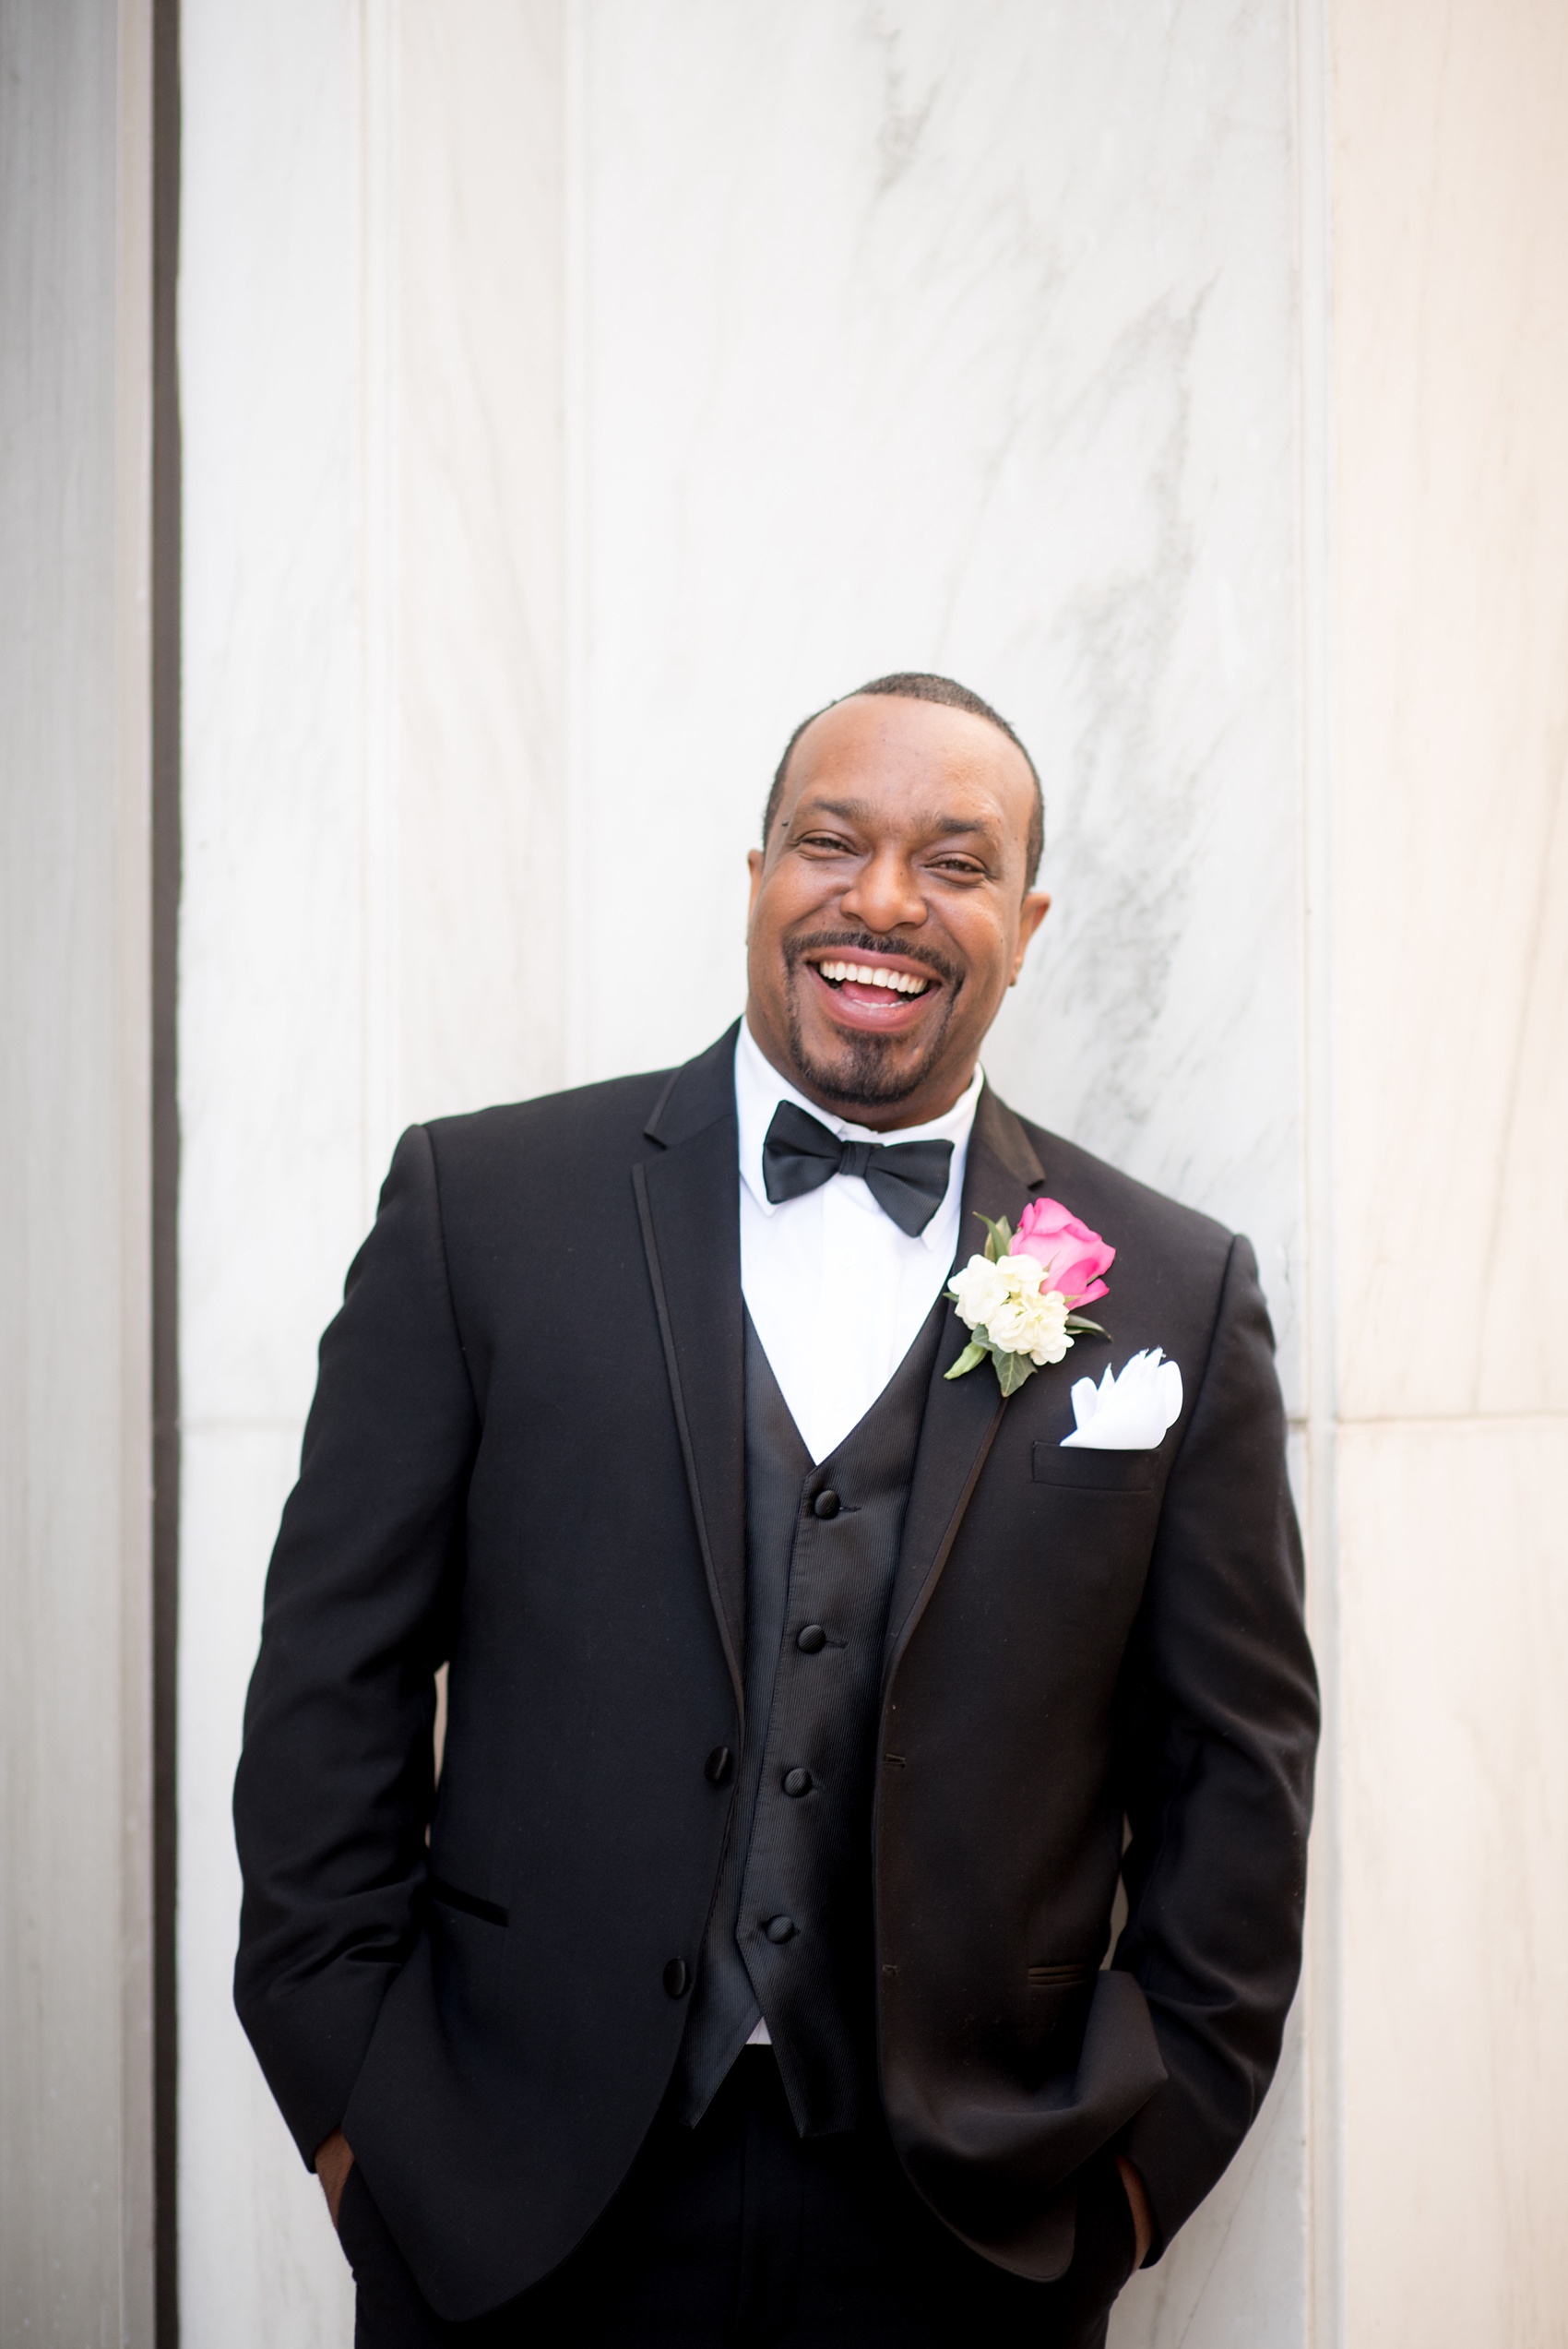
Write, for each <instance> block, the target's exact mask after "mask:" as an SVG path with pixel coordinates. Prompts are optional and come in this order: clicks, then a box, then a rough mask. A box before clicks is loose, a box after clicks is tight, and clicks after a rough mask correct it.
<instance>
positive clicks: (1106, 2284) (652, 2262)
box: [339, 2047, 1134, 2349]
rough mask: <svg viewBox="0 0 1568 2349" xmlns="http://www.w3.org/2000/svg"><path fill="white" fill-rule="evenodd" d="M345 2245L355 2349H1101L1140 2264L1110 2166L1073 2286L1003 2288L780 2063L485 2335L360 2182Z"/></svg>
mask: <svg viewBox="0 0 1568 2349" xmlns="http://www.w3.org/2000/svg"><path fill="white" fill-rule="evenodd" d="M339 2234H340V2236H341V2237H342V2242H343V2248H344V2250H345V2251H346V2252H347V2254H348V2257H349V2260H350V2264H351V2265H352V2268H353V2271H354V2281H355V2284H356V2287H357V2292H358V2303H357V2306H358V2315H357V2319H356V2322H355V2327H354V2344H355V2349H438V2344H439V2349H568V2344H569V2349H654V2344H668V2349H721V2344H722V2349H976V2344H977V2343H980V2344H983V2345H984V2349H1012V2344H1015V2343H1016V2344H1017V2349H1024V2344H1025V2343H1028V2349H1101V2344H1103V2343H1104V2340H1105V2328H1106V2319H1107V2317H1108V2315H1109V2313H1110V2309H1111V2302H1112V2301H1113V2300H1114V2299H1115V2297H1116V2295H1117V2293H1118V2292H1119V2291H1120V2290H1121V2288H1122V2286H1123V2283H1125V2282H1126V2280H1127V2277H1128V2275H1129V2273H1130V2272H1131V2270H1132V2265H1133V2250H1134V2237H1133V2221H1132V2213H1131V2212H1130V2211H1129V2209H1128V2206H1127V2198H1126V2195H1125V2193H1124V2191H1123V2187H1122V2182H1121V2179H1120V2177H1119V2176H1118V2175H1117V2172H1116V2167H1115V2164H1114V2162H1113V2161H1112V2160H1111V2157H1110V2156H1109V2155H1106V2156H1105V2157H1103V2159H1101V2160H1099V2161H1097V2162H1096V2163H1094V2164H1091V2165H1090V2167H1089V2169H1088V2170H1087V2173H1086V2175H1085V2177H1084V2180H1083V2184H1082V2188H1081V2191H1080V2195H1079V2210H1078V2237H1077V2248H1076V2249H1075V2254H1074V2259H1073V2264H1072V2266H1071V2267H1070V2268H1069V2269H1068V2271H1067V2273H1066V2274H1065V2275H1064V2276H1063V2278H1062V2280H1061V2282H1060V2283H1024V2282H1023V2281H1022V2280H1021V2279H1020V2278H1018V2277H1016V2276H1012V2275H1008V2274H1005V2273H1004V2271H1002V2270H1001V2269H1000V2268H995V2267H992V2265H991V2264H990V2262H989V2261H988V2260H981V2259H979V2258H977V2257H976V2256H975V2255H974V2253H972V2252H970V2251H968V2250H967V2249H966V2248H965V2247H964V2246H963V2245H962V2244H961V2243H959V2242H958V2241H957V2240H956V2238H955V2237H954V2236H951V2235H949V2233H948V2232H947V2230H946V2228H945V2227H944V2226H942V2225H941V2224H939V2222H938V2221H937V2220H936V2219H934V2218H933V2217H932V2215H931V2213H930V2212H928V2211H927V2210H926V2208H925V2205H924V2204H923V2203H922V2202H921V2200H920V2198H919V2197H918V2195H916V2193H915V2192H914V2190H913V2188H911V2187H910V2186H909V2182H908V2181H907V2179H906V2178H905V2176H904V2174H903V2172H902V2170H901V2169H900V2167H899V2165H898V2162H897V2156H896V2155H895V2153H894V2152H893V2148H892V2145H891V2143H890V2141H889V2140H888V2138H887V2136H886V2134H885V2130H882V2129H880V2128H878V2129H870V2128H867V2129H859V2130H855V2131H853V2132H852V2133H850V2134H849V2135H845V2136H840V2137H824V2138H807V2139H803V2140H802V2138H800V2137H798V2136H797V2135H796V2133H795V2128H794V2123H793V2122H792V2120H791V2119H790V2110H789V2106H788V2105H787V2104H786V2102H785V2099H784V2093H783V2089H782V2086H781V2084H780V2081H779V2078H778V2066H777V2064H776V2063H775V2061H774V2058H773V2056H772V2053H771V2051H770V2050H769V2049H767V2048H766V2047H748V2048H747V2049H745V2050H744V2052H743V2053H742V2056H741V2058H740V2060H739V2062H738V2063H737V2064H736V2066H735V2068H734V2070H733V2071H732V2072H731V2075H730V2077H729V2079H728V2080H727V2081H725V2083H724V2086H723V2087H722V2088H721V2089H720V2091H719V2094H718V2096H717V2097H716V2098H715V2099H714V2102H713V2104H712V2105H711V2106H710V2108H709V2110H708V2112H707V2115H706V2116H705V2117H704V2119H703V2121H702V2123H701V2125H700V2126H699V2127H698V2128H695V2129H690V2128H683V2127H682V2126H681V2124H680V2123H679V2122H677V2121H674V2120H671V2119H669V2118H667V2117H664V2116H661V2117H660V2118H659V2120H658V2121H656V2122H655V2124H654V2127H653V2128H652V2130H651V2132H650V2133H649V2136H648V2138H647V2142H646V2143H645V2145H644V2147H643V2149H642V2152H640V2153H639V2154H638V2156H637V2159H636V2162H635V2163H634V2164H633V2166H632V2169H631V2172H630V2174H629V2176H627V2178H626V2181H625V2184H624V2186H623V2187H622V2188H621V2190H620V2192H619V2193H618V2194H617V2195H616V2197H615V2199H614V2200H613V2201H612V2203H611V2205H610V2207H609V2209H608V2210H607V2211H606V2212H605V2213H604V2215H603V2217H602V2218H600V2221H599V2222H598V2224H596V2225H595V2226H594V2228H593V2229H592V2231H591V2232H590V2233H589V2234H588V2236H587V2237H586V2238H585V2240H584V2241H583V2242H582V2243H581V2244H580V2245H579V2246H578V2248H576V2251H574V2252H573V2253H572V2255H571V2257H570V2258H569V2259H568V2260H565V2261H564V2263H563V2264H562V2266H560V2267H559V2268H557V2269H556V2271H555V2272H554V2273H553V2275H551V2276H547V2277H546V2278H545V2280H544V2282H543V2283H539V2284H536V2285H535V2286H534V2288H533V2289H532V2290H531V2291H529V2292H525V2293H524V2294H523V2295H521V2297H520V2298H518V2299H517V2300H512V2301H509V2302H508V2303H507V2305H506V2306H505V2307H504V2308H497V2309H495V2310H493V2312H492V2313H491V2314H490V2315H488V2316H483V2317H478V2318H475V2319H472V2320H470V2321H469V2322H467V2323H462V2324H454V2323H450V2322H447V2321H446V2320H445V2319H442V2318H440V2317H438V2316H437V2315H436V2314H435V2313H434V2310H433V2309H432V2308H431V2307H430V2306H429V2304H428V2302H427V2301H425V2300H424V2298H423V2297H422V2295H421V2293H420V2290H419V2287H418V2285H417V2284H416V2283H415V2282H414V2280H413V2277H412V2276H411V2275H410V2272H409V2270H408V2267H407V2266H406V2264H405V2263H404V2260H403V2259H402V2257H401V2255H400V2253H399V2252H398V2247H397V2245H396V2244H395V2243H394V2242H393V2240H392V2237H391V2236H390V2235H389V2234H388V2232H387V2230H386V2224H385V2222H384V2221H383V2219H382V2216H381V2213H380V2212H379V2211H378V2210H377V2209H376V2207H375V2203H374V2199H373V2197H372V2195H371V2192H370V2189H369V2188H368V2187H367V2186H366V2184H365V2182H364V2180H363V2178H362V2176H361V2173H360V2171H359V2169H358V2167H357V2166H356V2167H355V2168H354V2169H353V2170H351V2171H350V2174H349V2181H348V2185H347V2187H346V2188H345V2190H344V2195H343V2201H342V2207H341V2210H340V2212H339Z"/></svg>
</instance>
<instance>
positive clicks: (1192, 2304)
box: [1108, 2009, 1310, 2349]
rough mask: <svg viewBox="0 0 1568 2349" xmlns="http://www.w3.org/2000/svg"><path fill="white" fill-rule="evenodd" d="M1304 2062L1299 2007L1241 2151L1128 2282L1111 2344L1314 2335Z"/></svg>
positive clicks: (1250, 2347) (1289, 2339) (1258, 2348)
mask: <svg viewBox="0 0 1568 2349" xmlns="http://www.w3.org/2000/svg"><path fill="white" fill-rule="evenodd" d="M1304 2070H1305V2068H1304V2062H1303V2055H1302V2046H1301V2012H1300V2009H1298V2010H1297V2012H1296V2013H1294V2014H1293V2015H1292V2016H1291V2019H1290V2022H1289V2027H1288V2030H1287V2033H1286V2039H1285V2046H1284V2049H1283V2051H1282V2053H1281V2056H1280V2059H1279V2069H1278V2072H1277V2074H1276V2077H1275V2081H1274V2085H1273V2087H1272V2088H1271V2089H1270V2090H1269V2093H1268V2094H1267V2096H1266V2097H1265V2100H1264V2104H1263V2108H1262V2110H1261V2111H1260V2113H1259V2114H1258V2116H1257V2119H1256V2120H1255V2121H1254V2122H1253V2127H1252V2131H1251V2133H1250V2135H1249V2136H1248V2137H1247V2138H1246V2140H1244V2142H1243V2143H1242V2146H1241V2152H1239V2153H1238V2154H1237V2156H1236V2159H1235V2161H1234V2162H1233V2163H1232V2164H1231V2165H1230V2167H1229V2170H1228V2171H1227V2172H1226V2174H1225V2176H1223V2177H1222V2178H1221V2179H1220V2181H1219V2184H1218V2186H1217V2187H1216V2188H1215V2189H1214V2191H1213V2193H1212V2194H1211V2195H1210V2196H1209V2198H1208V2200H1207V2201H1206V2202H1205V2203H1204V2205H1203V2206H1202V2208H1201V2209H1200V2210H1199V2211H1198V2212H1196V2213H1195V2215H1194V2217H1193V2218H1192V2219H1191V2220H1190V2221H1189V2222H1188V2224H1187V2225H1186V2226H1184V2227H1183V2228H1182V2232H1181V2234H1180V2235H1179V2236H1177V2238H1176V2240H1175V2242H1174V2243H1173V2244H1172V2245H1171V2247H1170V2250H1169V2251H1168V2252H1167V2253H1166V2255H1165V2257H1164V2259H1163V2260H1160V2262H1159V2264H1158V2267H1153V2268H1148V2269H1146V2270H1145V2271H1142V2272H1140V2273H1139V2274H1137V2275H1135V2276H1134V2278H1133V2280H1132V2282H1131V2283H1129V2284H1128V2285H1127V2287H1126V2289H1125V2291H1124V2292H1123V2295H1122V2296H1121V2298H1120V2299H1119V2300H1118V2301H1117V2303H1116V2307H1115V2310H1114V2313H1113V2314H1112V2316H1111V2332H1110V2340H1109V2343H1108V2349H1288V2344H1292V2343H1300V2342H1305V2341H1306V2340H1307V2339H1308V2338H1309V2337H1310V2336H1309V2334H1308V2331H1307V2323H1306V2310H1307V2298H1308V2295H1307V2194H1306V2175H1307V2172H1306V2140H1307V2113H1306V2081H1305V2076H1304Z"/></svg>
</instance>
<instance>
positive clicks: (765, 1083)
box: [735, 1019, 985, 1250]
mask: <svg viewBox="0 0 1568 2349" xmlns="http://www.w3.org/2000/svg"><path fill="white" fill-rule="evenodd" d="M984 1082H985V1072H984V1070H983V1069H981V1068H980V1067H979V1066H978V1065H977V1067H976V1068H975V1073H974V1075H973V1076H972V1077H971V1078H970V1079H969V1081H968V1085H967V1086H966V1087H965V1089H964V1091H962V1092H961V1093H960V1094H959V1096H958V1098H957V1100H956V1102H955V1103H954V1104H953V1106H952V1108H951V1109H950V1110H948V1111H946V1113H945V1114H944V1115H943V1116H941V1117H933V1118H932V1120H931V1121H930V1123H929V1124H928V1125H925V1126H900V1127H898V1128H897V1131H896V1132H894V1133H891V1134H877V1133H873V1131H872V1129H871V1127H869V1126H851V1125H849V1123H848V1121H847V1120H846V1119H844V1118H842V1117H835V1116H834V1115H833V1114H832V1112H831V1111H830V1110H826V1109H823V1108H821V1107H819V1106H818V1104H817V1103H815V1102H814V1101H808V1100H807V1099H806V1096H805V1094H804V1093H802V1092H801V1091H798V1090H797V1088H796V1087H795V1086H793V1085H792V1084H791V1083H790V1080H789V1079H788V1078H787V1077H781V1076H780V1075H779V1073H778V1069H777V1068H775V1067H774V1066H773V1063H772V1061H771V1060H769V1059H768V1057H767V1055H766V1053H765V1052H764V1051H763V1049H762V1047H761V1045H760V1044H759V1043H757V1042H756V1040H755V1038H754V1036H753V1034H752V1031H751V1029H750V1028H749V1027H748V1026H747V1024H746V1022H745V1020H744V1019H742V1022H741V1032H740V1034H739V1035H738V1036H737V1037H736V1039H735V1115H736V1120H737V1123H738V1125H739V1127H740V1141H741V1180H742V1182H743V1183H744V1185H745V1186H746V1188H747V1190H748V1191H750V1193H751V1195H752V1197H753V1198H754V1200H755V1201H756V1204H757V1205H758V1207H759V1208H760V1209H761V1210H762V1211H763V1213H764V1215H775V1214H777V1213H778V1209H779V1207H781V1206H784V1205H786V1204H788V1202H786V1201H784V1200H782V1199H780V1200H778V1201H775V1200H773V1199H770V1198H768V1196H767V1188H766V1184H765V1183H764V1181H763V1174H762V1146H763V1143H764V1141H765V1140H766V1137H767V1129H768V1127H769V1126H771V1124H772V1123H773V1113H774V1111H775V1110H776V1109H777V1108H778V1104H779V1103H780V1102H781V1101H792V1102H793V1103H795V1104H796V1106H797V1107H798V1108H801V1109H803V1110H805V1111H806V1112H807V1114H808V1115H810V1116H813V1117H814V1118H817V1119H818V1120H819V1121H820V1123H821V1124H823V1125H824V1126H826V1127H827V1128H828V1130H829V1132H830V1133H834V1134H837V1137H838V1139H839V1140H840V1141H841V1142H927V1141H930V1142H951V1143H952V1145H953V1163H952V1166H951V1167H950V1169H949V1171H948V1176H947V1190H946V1195H945V1197H944V1200H943V1207H945V1206H946V1205H947V1204H948V1202H949V1201H950V1200H951V1199H953V1198H955V1197H956V1190H957V1189H961V1188H962V1186H963V1181H964V1161H965V1158H966V1156H967V1155H968V1147H969V1131H970V1128H971V1127H972V1126H973V1125H974V1122H975V1106H976V1103H978V1102H979V1100H980V1087H981V1086H982V1085H983V1084H984ZM838 1179H839V1178H838V1177H837V1176H835V1177H834V1180H835V1181H837V1180H838ZM943 1220H944V1219H943V1214H942V1210H941V1209H938V1210H937V1212H936V1213H935V1214H934V1215H933V1216H932V1219H931V1222H929V1223H928V1224H927V1225H926V1227H925V1230H924V1231H923V1232H922V1233H921V1235H920V1236H921V1240H922V1241H923V1242H924V1244H925V1246H927V1247H928V1248H932V1247H938V1246H941V1245H942V1241H941V1236H940V1235H941V1231H942V1226H943ZM947 1245H948V1247H949V1250H951V1246H952V1243H951V1240H949V1241H948V1243H947Z"/></svg>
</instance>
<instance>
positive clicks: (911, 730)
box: [786, 694, 1033, 823]
mask: <svg viewBox="0 0 1568 2349" xmlns="http://www.w3.org/2000/svg"><path fill="white" fill-rule="evenodd" d="M786 790H787V793H788V799H789V802H790V806H791V812H794V810H796V809H798V808H801V807H802V806H803V805H805V803H806V802H807V801H808V800H809V801H811V802H813V803H816V802H819V801H821V800H822V799H823V798H824V796H825V795H826V796H827V797H831V798H834V799H836V800H838V801H840V802H848V801H851V800H852V801H854V802H856V803H858V808H857V813H858V814H859V815H860V816H861V817H864V816H866V815H869V814H870V813H871V812H872V806H873V798H874V799H878V800H882V801H884V803H885V799H886V796H887V794H888V793H889V792H891V793H893V794H895V795H896V796H897V798H898V799H900V800H904V799H908V800H909V803H910V804H911V812H912V808H913V804H914V803H916V802H921V803H924V802H926V801H928V800H929V799H930V797H931V795H932V793H933V792H934V793H945V794H952V795H953V796H954V798H955V800H956V802H958V803H962V802H963V801H966V800H967V801H969V802H971V803H972V802H973V801H974V800H975V799H976V798H980V799H983V800H985V801H987V802H989V803H990V804H991V805H992V806H994V807H996V808H997V809H998V810H999V811H1001V810H1008V812H1009V813H1010V812H1011V810H1010V809H1008V803H1009V802H1010V801H1012V800H1013V799H1015V798H1016V799H1017V801H1018V812H1019V814H1020V817H1021V819H1022V820H1023V821H1025V822H1027V820H1028V803H1029V800H1030V798H1031V797H1032V794H1033V779H1032V777H1031V776H1030V774H1029V770H1028V761H1027V760H1026V759H1025V757H1024V756H1023V754H1022V752H1021V751H1020V750H1019V749H1018V747H1017V745H1016V744H1015V743H1012V742H1010V741H1009V740H1008V738H1007V736H1006V735H1005V734H1004V733H1000V732H999V731H998V730H997V728H996V727H995V726H993V725H992V724H991V723H990V721H988V720H986V719H984V718H979V717H976V716H974V715H973V714H972V713H971V712H970V711H968V710H967V709H953V708H951V707H950V706H949V705H948V704H946V703H944V702H931V701H919V700H916V699H914V698H912V697H910V698H905V697H904V696H901V695H898V696H895V695H892V694H884V695H874V696H873V695H870V694H856V695H851V696H850V697H849V699H848V700H845V701H838V702H835V703H834V705H833V707H832V709H825V710H824V711H823V712H822V714H821V716H820V717H817V718H814V719H813V721H812V722H811V724H810V725H809V726H808V727H807V728H806V730H805V732H804V733H802V736H801V738H800V741H799V742H798V743H797V744H796V745H795V749H794V753H793V755H792V757H791V758H790V770H789V774H788V776H787V778H786ZM954 814H955V817H956V819H957V820H960V821H962V822H963V823H968V822H970V821H972V820H973V818H974V814H975V809H974V806H973V805H972V804H971V805H969V806H968V808H967V809H966V810H965V811H964V812H963V814H962V816H961V817H959V813H958V807H957V805H956V806H955V809H954Z"/></svg>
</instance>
